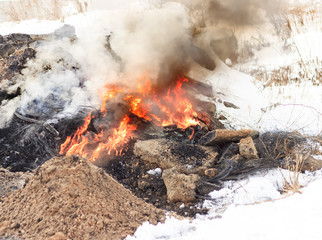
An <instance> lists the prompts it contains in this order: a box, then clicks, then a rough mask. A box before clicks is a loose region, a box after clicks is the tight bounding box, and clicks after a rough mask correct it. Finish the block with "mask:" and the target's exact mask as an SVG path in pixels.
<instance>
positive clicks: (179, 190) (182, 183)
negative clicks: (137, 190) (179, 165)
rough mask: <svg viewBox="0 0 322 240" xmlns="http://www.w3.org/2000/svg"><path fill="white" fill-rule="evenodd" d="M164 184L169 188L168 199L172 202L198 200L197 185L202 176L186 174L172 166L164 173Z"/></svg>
mask: <svg viewBox="0 0 322 240" xmlns="http://www.w3.org/2000/svg"><path fill="white" fill-rule="evenodd" d="M162 178H163V181H164V184H165V186H166V188H167V196H168V200H169V201H171V202H183V203H187V202H194V201H195V200H196V191H195V189H196V187H197V185H198V183H199V182H200V177H199V176H198V175H196V174H190V175H185V174H181V173H179V172H178V171H177V169H176V168H175V167H174V168H171V169H167V170H164V171H163V173H162Z"/></svg>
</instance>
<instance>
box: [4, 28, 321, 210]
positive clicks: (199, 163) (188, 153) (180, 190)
mask: <svg viewBox="0 0 322 240" xmlns="http://www.w3.org/2000/svg"><path fill="white" fill-rule="evenodd" d="M67 28H68V29H67ZM66 34H67V35H68V36H67V37H69V38H70V39H71V41H73V38H74V34H73V31H72V29H70V28H69V27H68V26H67V27H65V29H61V30H59V31H56V32H55V34H54V35H50V36H47V35H46V36H30V35H25V34H11V35H8V36H4V37H1V36H0V58H1V59H0V79H1V81H9V82H11V85H14V82H15V79H16V77H17V76H18V75H19V74H21V69H23V68H24V67H25V64H26V62H27V60H28V59H31V58H34V57H35V56H36V52H37V45H38V44H39V41H44V39H48V38H51V39H52V38H59V37H65V35H66ZM107 39H108V38H107ZM107 46H108V47H107V49H111V47H110V45H107ZM112 53H113V54H114V56H115V57H116V58H117V59H118V56H117V55H116V53H114V52H112ZM76 70H77V69H76ZM184 87H185V90H186V91H187V92H188V93H190V94H191V98H193V95H195V94H194V93H196V92H202V93H203V94H204V95H205V96H206V97H207V98H208V99H211V98H213V97H214V96H213V95H212V92H213V91H212V89H211V86H209V85H207V84H205V83H202V82H199V81H197V80H193V79H189V82H188V84H186V85H185V86H184ZM20 94H21V89H20V88H17V89H15V90H14V91H11V92H7V91H6V89H1V90H0V104H1V103H2V102H3V101H10V100H11V99H14V98H18V97H19V96H20ZM194 101H195V102H196V106H197V108H198V109H197V112H198V113H200V115H198V121H199V124H198V125H196V126H192V127H188V128H186V129H180V128H178V127H176V126H174V125H172V126H166V127H162V126H157V125H155V124H153V123H151V122H148V121H146V120H144V119H141V118H139V117H137V116H133V115H132V116H131V121H133V122H135V124H136V126H137V129H136V131H135V134H134V136H133V138H132V139H131V140H130V141H129V142H128V143H127V147H126V151H124V152H123V154H121V155H119V156H113V157H108V159H107V160H106V159H103V161H99V162H97V163H96V164H97V165H99V166H100V167H102V168H103V169H104V170H105V171H106V172H107V173H109V174H110V175H112V176H113V177H114V178H115V179H116V180H118V182H119V183H121V184H123V185H124V186H125V187H126V188H128V189H130V190H131V191H132V192H133V193H134V194H135V195H136V196H138V197H140V198H142V199H144V200H145V201H147V202H149V203H152V204H153V205H155V206H156V207H158V208H163V209H167V210H174V211H176V212H178V213H179V214H182V215H185V216H194V215H195V214H196V213H205V212H207V209H202V208H201V209H200V208H198V207H197V205H196V204H195V203H198V202H202V201H203V200H204V199H206V198H207V194H208V193H209V192H210V191H213V190H215V189H217V190H218V189H220V188H221V186H222V183H223V182H224V181H227V180H238V179H241V178H243V177H246V176H248V175H249V174H253V173H255V172H257V171H260V170H265V169H271V168H278V167H282V168H286V169H290V168H289V166H290V165H294V164H296V163H295V162H293V160H292V159H294V158H292V157H291V156H292V155H294V154H300V153H299V152H298V149H299V147H300V146H302V145H303V144H305V142H306V141H307V139H305V138H304V137H302V136H301V135H299V134H296V133H286V132H269V133H264V134H259V133H258V132H256V131H253V130H248V129H244V130H238V131H233V130H227V129H224V126H223V124H221V122H220V120H219V119H218V118H217V117H216V106H215V105H214V103H212V102H211V101H208V102H205V101H201V100H198V99H195V100H194ZM53 111H54V110H53ZM89 111H92V114H93V115H94V116H95V118H96V121H100V120H101V121H105V122H106V119H105V120H104V119H103V117H102V116H101V113H100V112H99V111H98V110H97V111H95V110H94V111H93V109H88V108H84V109H81V110H80V111H79V113H78V114H76V115H74V116H72V117H66V118H62V119H60V120H59V121H49V120H51V119H49V117H48V115H28V114H25V115H23V114H21V113H20V112H19V111H16V112H15V114H14V116H13V117H12V120H11V122H10V123H9V124H8V125H7V126H6V127H4V128H2V129H0V159H1V166H2V167H3V168H6V169H8V170H10V171H12V172H18V171H22V172H26V171H33V170H35V169H37V168H38V167H39V166H41V165H42V164H43V163H44V162H46V161H47V160H49V159H51V158H53V157H55V156H58V155H59V149H60V146H61V144H62V143H63V142H64V141H65V139H66V138H67V136H70V135H72V134H73V133H74V132H75V131H76V130H77V128H78V127H79V126H81V125H82V124H83V121H84V117H85V116H86V115H87V114H88V112H89ZM128 114H129V115H131V113H128ZM199 116H200V117H199ZM205 116H206V118H205ZM111 118H113V116H111ZM111 122H113V121H111ZM112 127H113V125H111V128H112ZM88 131H89V132H93V133H97V132H98V129H97V126H96V125H95V124H94V123H91V125H90V126H89V128H88ZM303 156H304V157H303V158H302V159H304V160H303V162H302V164H301V169H300V170H301V171H305V170H310V171H313V170H317V169H320V168H322V164H321V163H320V162H319V161H317V160H315V159H314V158H312V157H311V156H310V154H309V153H308V154H305V155H303ZM153 169H156V170H153ZM151 170H153V171H151ZM182 203H185V207H184V208H179V207H178V206H180V205H181V204H182Z"/></svg>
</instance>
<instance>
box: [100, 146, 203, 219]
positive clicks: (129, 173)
mask: <svg viewBox="0 0 322 240" xmlns="http://www.w3.org/2000/svg"><path fill="white" fill-rule="evenodd" d="M131 145H132V147H133V145H134V142H132V143H131ZM150 169H151V168H148V167H147V166H146V164H144V163H143V162H142V161H141V160H140V159H139V158H138V157H135V156H133V155H131V154H127V155H125V156H122V157H118V158H115V159H114V160H113V161H111V162H110V163H109V164H108V165H107V166H106V167H104V170H105V171H106V172H107V173H109V174H110V175H112V176H113V177H114V178H115V179H117V181H118V182H120V183H121V184H122V185H124V186H125V187H126V188H128V189H129V190H131V192H132V193H133V194H134V195H136V196H137V197H139V198H141V199H144V201H146V202H147V203H151V204H153V205H154V206H155V207H157V208H161V209H165V210H168V211H174V212H176V213H177V214H179V215H181V216H185V217H194V216H195V215H196V214H206V213H207V212H208V210H207V209H202V208H200V207H201V204H202V202H203V198H202V197H200V198H199V199H197V201H196V202H194V203H188V204H187V203H186V204H185V205H184V207H182V206H181V205H182V203H180V202H179V203H173V202H169V201H168V198H167V189H166V186H165V184H164V182H163V179H162V177H161V175H150V174H148V173H147V171H149V170H150ZM180 206H181V207H180Z"/></svg>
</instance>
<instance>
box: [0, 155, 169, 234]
mask: <svg viewBox="0 0 322 240" xmlns="http://www.w3.org/2000/svg"><path fill="white" fill-rule="evenodd" d="M26 182H27V183H26V185H25V187H24V188H23V189H21V190H18V191H16V192H14V193H12V194H11V195H9V196H8V197H6V198H4V199H3V202H2V203H1V204H0V236H2V237H10V236H15V237H19V238H22V239H67V238H69V239H122V238H124V237H125V236H127V235H128V234H133V233H134V232H135V230H136V228H137V227H138V226H139V225H141V224H142V223H143V222H145V221H149V222H151V223H153V224H156V223H157V222H158V221H163V219H164V212H163V211H161V210H159V209H157V208H155V207H153V206H152V205H150V204H147V203H145V202H144V201H143V200H140V199H138V198H137V197H135V196H134V195H133V194H132V193H131V192H130V191H129V190H127V189H125V188H124V187H123V186H122V185H120V184H119V183H118V182H117V181H115V180H114V179H113V178H112V177H111V176H109V175H108V174H106V173H105V172H104V171H103V170H101V169H100V168H98V167H96V166H94V165H92V164H90V163H88V162H87V161H86V160H84V159H81V158H77V157H64V158H58V157H56V158H53V159H51V160H49V161H48V162H46V163H45V164H43V165H42V166H41V167H40V168H38V169H36V170H35V174H34V175H33V176H32V177H30V178H29V179H27V181H26Z"/></svg>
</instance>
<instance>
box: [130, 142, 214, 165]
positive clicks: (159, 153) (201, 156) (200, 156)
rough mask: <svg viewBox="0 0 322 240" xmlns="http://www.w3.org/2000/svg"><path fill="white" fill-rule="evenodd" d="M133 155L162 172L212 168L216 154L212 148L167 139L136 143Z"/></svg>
mask: <svg viewBox="0 0 322 240" xmlns="http://www.w3.org/2000/svg"><path fill="white" fill-rule="evenodd" d="M134 154H135V155H136V156H138V157H140V158H141V159H142V160H143V161H144V162H145V163H148V164H150V165H157V166H158V167H160V168H161V169H162V170H164V169H169V168H173V167H178V168H186V167H187V166H189V167H190V168H192V169H194V168H198V167H201V166H207V167H209V166H212V165H213V164H214V163H215V162H216V161H217V156H218V153H217V152H216V151H214V149H213V148H212V147H205V146H199V145H192V144H185V143H180V142H176V141H171V140H168V139H150V140H145V141H137V142H136V143H135V145H134Z"/></svg>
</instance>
